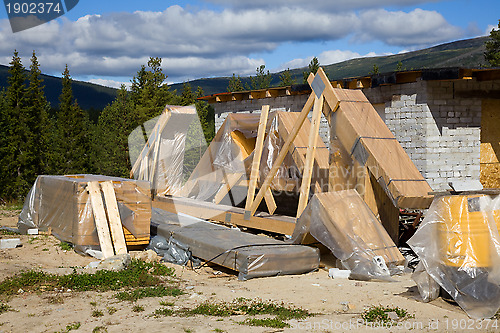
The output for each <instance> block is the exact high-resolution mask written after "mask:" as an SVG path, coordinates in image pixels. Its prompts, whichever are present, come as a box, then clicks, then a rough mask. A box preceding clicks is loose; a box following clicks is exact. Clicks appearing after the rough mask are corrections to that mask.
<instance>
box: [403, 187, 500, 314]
mask: <svg viewBox="0 0 500 333" xmlns="http://www.w3.org/2000/svg"><path fill="white" fill-rule="evenodd" d="M498 194H500V191H498V190H489V191H488V190H485V191H476V192H462V193H458V194H451V193H440V194H437V196H436V198H435V199H434V201H433V202H432V205H431V207H430V208H429V211H428V212H427V214H426V217H425V218H424V220H423V222H422V224H421V226H420V227H419V228H418V230H417V232H416V233H415V235H413V237H412V238H411V239H410V240H409V241H408V244H409V245H410V246H411V248H412V249H413V250H414V251H415V253H416V254H417V255H418V256H419V258H420V260H421V261H420V264H419V265H420V267H418V269H417V270H416V271H415V274H414V279H415V281H416V282H417V285H418V288H419V291H420V293H421V295H422V298H423V299H424V300H426V301H431V300H433V299H434V298H437V297H438V296H439V294H440V293H439V289H440V288H442V290H444V291H445V292H446V293H447V294H448V297H451V298H453V299H454V300H455V301H456V302H457V303H458V304H459V305H460V307H462V309H464V311H465V312H467V314H468V315H469V316H471V317H472V318H491V317H492V316H494V315H495V314H496V313H497V311H498V310H499V308H500V235H499V233H498V229H499V228H500V196H499V195H498Z"/></svg>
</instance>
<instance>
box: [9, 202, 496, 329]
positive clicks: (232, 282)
mask: <svg viewBox="0 0 500 333" xmlns="http://www.w3.org/2000/svg"><path fill="white" fill-rule="evenodd" d="M16 214H17V212H11V211H0V226H12V227H14V226H16V223H17V215H16ZM0 237H2V238H20V239H21V241H22V247H19V248H15V249H5V250H0V280H3V279H5V278H6V277H8V276H11V275H13V274H15V273H17V272H20V271H23V270H28V269H35V268H37V269H41V270H44V271H47V272H52V273H60V274H64V273H69V272H71V271H72V269H73V267H85V266H86V265H88V264H89V263H90V262H93V261H95V259H94V258H91V257H84V256H81V255H78V254H77V253H75V252H73V251H63V250H62V249H61V248H60V247H59V246H58V244H59V243H60V242H59V241H58V240H57V239H55V238H54V237H53V236H43V235H37V236H28V235H21V236H18V235H17V236H16V235H14V236H12V235H2V236H0ZM167 265H169V266H171V267H174V268H175V271H176V275H177V276H178V277H179V278H180V279H181V286H182V289H184V291H185V292H186V294H185V295H182V296H179V297H162V298H145V299H141V300H139V301H137V302H135V303H131V302H124V301H118V300H117V299H116V298H115V297H114V294H115V293H116V292H106V293H97V292H73V291H67V290H66V291H59V292H46V293H43V294H40V295H37V294H31V293H26V292H22V291H19V293H18V295H16V296H15V297H13V298H12V299H10V300H9V301H8V303H7V304H8V305H9V306H10V307H11V308H12V309H13V311H7V312H4V313H3V314H0V332H68V329H67V325H70V324H72V323H75V322H79V323H80V324H81V326H80V327H79V328H78V329H77V330H74V331H75V332H92V331H93V330H95V328H96V327H105V328H106V331H107V332H120V333H121V332H140V331H147V332H235V331H237V332H294V331H299V332H308V331H311V332H346V331H353V332H371V331H379V332H380V331H387V332H389V331H390V332H399V331H401V332H406V331H424V332H445V331H461V330H460V328H462V331H470V330H471V328H472V329H473V328H479V324H478V322H475V321H472V320H471V319H469V318H468V317H467V316H466V314H465V313H464V312H463V311H462V310H461V309H460V308H459V307H457V306H456V305H452V304H449V303H447V302H445V301H443V300H441V299H438V300H435V301H433V302H431V303H422V302H420V301H419V299H420V297H419V295H418V291H417V288H416V286H415V283H414V282H413V281H412V280H411V275H410V274H404V275H402V276H397V277H395V280H396V282H371V281H370V282H366V281H363V282H361V281H354V280H347V279H332V278H329V277H328V272H327V271H326V270H325V269H320V270H319V271H317V272H313V273H309V274H304V275H295V276H278V277H269V278H258V279H252V280H249V281H239V280H238V279H237V276H236V275H235V274H230V273H228V272H220V271H219V270H218V269H217V268H210V267H206V268H203V269H201V270H199V271H193V270H192V269H190V268H185V267H180V266H175V265H170V264H167ZM239 297H245V298H250V299H256V298H259V299H262V300H272V301H277V302H285V303H286V304H289V305H293V306H296V307H301V308H303V309H307V310H309V311H310V312H314V313H316V314H317V315H316V316H314V317H309V318H308V319H305V320H302V321H295V320H291V321H289V322H288V323H289V324H290V325H291V327H290V328H285V329H272V328H263V327H251V326H246V325H241V324H238V323H237V322H239V321H242V320H243V319H244V316H233V317H205V316H201V315H200V316H195V317H187V318H186V317H178V316H169V317H160V318H154V317H153V316H151V314H152V313H153V312H154V311H155V310H156V309H159V308H160V307H161V306H160V304H159V303H160V301H168V302H173V303H175V305H174V309H175V308H176V307H190V308H193V307H195V306H196V305H197V304H199V303H202V302H204V301H207V300H209V301H213V302H220V301H231V300H234V299H235V298H239ZM91 303H92V304H91ZM134 305H140V306H142V307H143V308H144V309H145V311H143V312H134V311H133V306H134ZM373 305H375V306H376V305H384V306H398V307H400V308H403V309H405V310H407V311H408V312H409V313H410V314H412V315H414V318H413V319H408V320H405V321H401V322H398V324H397V326H393V327H392V328H390V329H389V328H380V327H377V326H367V325H365V323H363V322H362V321H361V314H362V312H363V311H364V310H365V309H367V308H368V307H370V306H373ZM109 308H115V309H116V310H117V311H116V312H114V313H112V314H110V313H109V311H107V309H109ZM96 309H98V310H101V311H102V312H103V314H104V315H103V316H102V317H98V318H96V317H94V316H92V312H93V311H94V310H96ZM489 325H490V326H489V327H490V329H487V330H485V329H484V327H486V324H483V328H482V329H481V331H491V332H494V331H498V328H496V329H495V328H492V326H491V323H490V324H489ZM96 331H97V330H96ZM103 331H104V330H103ZM101 332H102V331H101Z"/></svg>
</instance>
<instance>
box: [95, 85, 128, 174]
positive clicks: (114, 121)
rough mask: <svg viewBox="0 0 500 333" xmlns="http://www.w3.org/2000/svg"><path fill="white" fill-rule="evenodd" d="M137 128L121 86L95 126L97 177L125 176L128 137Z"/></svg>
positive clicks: (123, 87)
mask: <svg viewBox="0 0 500 333" xmlns="http://www.w3.org/2000/svg"><path fill="white" fill-rule="evenodd" d="M136 126H137V114H136V112H135V107H134V105H133V103H132V102H131V100H130V94H129V92H127V90H126V88H125V86H124V85H122V87H121V89H120V91H119V92H118V95H117V96H116V99H115V100H114V101H113V103H111V104H110V105H108V106H106V107H105V108H104V110H103V111H102V113H101V115H100V116H99V120H98V123H97V136H96V138H98V140H99V142H96V145H95V146H96V148H97V146H98V149H96V151H97V156H98V159H97V167H98V172H99V173H101V174H105V175H109V176H117V177H126V178H128V177H129V172H130V156H129V150H128V136H129V134H130V132H131V131H132V130H133V129H134V128H135V127H136Z"/></svg>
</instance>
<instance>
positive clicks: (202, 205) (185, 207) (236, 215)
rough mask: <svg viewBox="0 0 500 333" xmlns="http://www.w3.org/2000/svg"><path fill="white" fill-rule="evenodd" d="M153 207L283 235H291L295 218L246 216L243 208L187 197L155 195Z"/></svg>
mask: <svg viewBox="0 0 500 333" xmlns="http://www.w3.org/2000/svg"><path fill="white" fill-rule="evenodd" d="M153 207H154V208H160V209H163V210H166V211H168V212H171V213H176V214H177V213H184V214H188V215H191V216H194V217H197V218H201V219H205V220H213V221H219V222H222V223H229V224H234V225H237V226H241V227H247V228H254V229H259V230H264V231H269V232H274V233H278V234H283V235H291V234H292V233H293V230H294V229H295V221H296V219H295V218H293V217H289V216H276V215H269V214H266V213H259V215H258V216H251V215H250V216H248V215H246V214H245V209H243V208H238V207H232V206H227V205H216V204H214V203H211V202H206V201H200V200H195V199H189V198H179V197H155V199H154V201H153ZM245 215H246V216H245Z"/></svg>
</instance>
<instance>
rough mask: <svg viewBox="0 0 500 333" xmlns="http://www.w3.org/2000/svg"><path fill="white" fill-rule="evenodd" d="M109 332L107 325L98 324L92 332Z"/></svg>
mask: <svg viewBox="0 0 500 333" xmlns="http://www.w3.org/2000/svg"><path fill="white" fill-rule="evenodd" d="M107 332H108V329H107V328H106V326H96V327H94V329H93V330H92V333H107Z"/></svg>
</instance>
